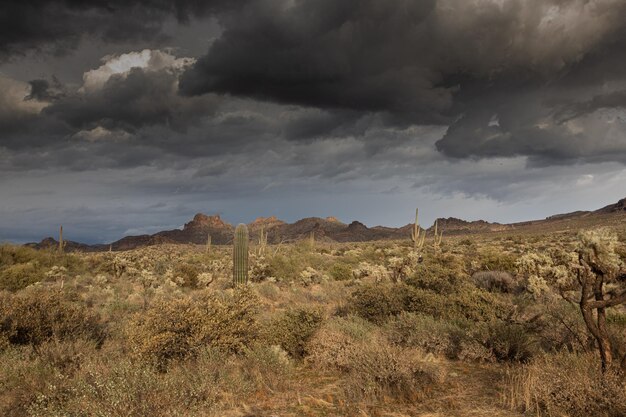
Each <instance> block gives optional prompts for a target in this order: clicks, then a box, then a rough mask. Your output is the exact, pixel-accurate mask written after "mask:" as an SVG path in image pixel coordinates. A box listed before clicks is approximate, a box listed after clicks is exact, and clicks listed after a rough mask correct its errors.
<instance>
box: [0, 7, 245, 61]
mask: <svg viewBox="0 0 626 417" xmlns="http://www.w3.org/2000/svg"><path fill="white" fill-rule="evenodd" d="M246 1H247V0H234V1H233V0H208V1H195V0H176V1H166V0H143V1H132V2H129V1H126V0H107V1H101V0H87V1H83V0H34V1H27V2H25V1H18V0H6V1H4V2H3V3H2V8H1V9H0V59H1V58H5V59H7V58H10V57H12V56H15V55H23V54H25V53H27V52H30V51H46V52H52V53H54V54H65V53H67V52H69V51H70V50H73V49H75V48H76V47H77V46H78V44H79V42H80V40H81V38H82V37H83V36H91V37H95V38H99V39H103V40H104V41H106V42H112V43H122V42H128V41H133V40H135V41H142V40H149V39H152V40H154V39H159V38H161V41H165V40H166V36H165V35H164V33H163V25H164V24H165V23H166V22H167V21H168V20H169V19H176V20H177V21H179V22H187V21H188V20H189V19H190V18H191V17H201V16H205V15H210V14H215V13H223V12H226V11H228V10H231V9H232V8H237V7H238V6H240V5H241V4H242V3H245V2H246Z"/></svg>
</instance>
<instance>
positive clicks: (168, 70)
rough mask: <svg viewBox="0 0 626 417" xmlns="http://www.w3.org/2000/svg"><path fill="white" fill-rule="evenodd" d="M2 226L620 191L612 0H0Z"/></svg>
mask: <svg viewBox="0 0 626 417" xmlns="http://www.w3.org/2000/svg"><path fill="white" fill-rule="evenodd" d="M0 92H1V94H0V241H4V240H10V241H16V242H24V241H38V240H40V239H41V238H43V237H45V236H49V235H54V234H56V233H57V229H58V226H59V224H63V226H64V230H65V234H66V237H67V238H69V239H72V240H78V241H83V242H90V243H92V242H109V241H112V240H116V239H119V238H120V237H122V236H124V235H127V234H142V233H153V232H156V231H159V230H163V229H171V228H176V227H180V226H181V225H182V224H183V223H185V222H186V221H188V220H189V219H190V218H191V217H192V216H193V215H194V214H195V213H197V212H203V213H207V214H215V213H218V214H221V215H222V216H223V217H224V218H225V219H226V220H227V221H229V222H231V223H238V222H249V221H251V220H253V219H254V218H256V217H258V216H269V215H276V216H278V217H279V218H282V219H284V220H286V221H294V220H297V219H300V218H302V217H308V216H320V217H325V216H330V215H333V216H336V217H338V218H339V219H340V220H342V221H344V222H350V221H351V220H354V219H358V220H360V221H362V222H364V223H365V224H367V225H368V226H374V225H377V224H383V225H388V226H399V225H404V224H407V223H409V222H411V221H412V216H413V212H414V209H415V207H419V208H420V213H421V215H422V220H423V222H422V223H423V224H427V225H429V224H430V223H432V221H433V220H434V219H435V218H436V217H448V216H454V217H459V218H464V219H468V220H475V219H485V220H490V221H499V222H513V221H519V220H527V219H534V218H543V217H545V216H548V215H551V214H555V213H562V212H569V211H574V210H580V209H596V208H599V207H601V206H603V205H606V204H610V203H613V202H615V201H617V200H618V199H620V198H623V197H625V196H626V166H625V163H626V129H625V128H626V112H625V108H626V2H624V1H623V0H341V1H337V0H207V1H203V2H202V1H200V2H199V1H195V0H180V1H166V0H144V1H137V2H129V1H126V0H108V1H103V0H88V1H82V0H81V1H79V0H58V1H50V0H35V1H24V0H19V1H18V0H4V1H3V2H2V6H0Z"/></svg>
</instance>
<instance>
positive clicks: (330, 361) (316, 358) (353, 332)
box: [307, 316, 375, 371]
mask: <svg viewBox="0 0 626 417" xmlns="http://www.w3.org/2000/svg"><path fill="white" fill-rule="evenodd" d="M374 329H375V326H374V325H373V324H371V323H369V322H368V321H366V320H364V319H362V318H360V317H356V316H348V317H333V318H332V319H330V320H328V321H326V322H324V323H323V324H322V326H321V327H320V328H319V329H318V330H317V332H315V334H314V335H313V337H312V338H311V339H310V340H309V342H308V344H307V352H308V353H309V356H308V357H307V361H308V362H309V363H312V364H314V365H315V366H316V367H320V368H323V369H339V370H344V371H345V370H347V369H348V367H349V363H350V360H351V359H350V356H351V355H352V351H353V349H356V348H358V347H357V346H358V345H359V343H363V342H364V341H366V340H367V339H368V338H369V336H370V334H371V333H372V331H373V330H374Z"/></svg>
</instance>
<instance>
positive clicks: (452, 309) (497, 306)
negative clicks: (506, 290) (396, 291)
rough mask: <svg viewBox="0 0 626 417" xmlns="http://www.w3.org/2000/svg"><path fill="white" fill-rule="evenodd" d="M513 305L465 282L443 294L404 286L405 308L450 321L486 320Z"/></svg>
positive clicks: (504, 312) (500, 313) (502, 312)
mask: <svg viewBox="0 0 626 417" xmlns="http://www.w3.org/2000/svg"><path fill="white" fill-rule="evenodd" d="M512 308H513V306H512V305H510V304H508V303H507V302H505V301H503V300H501V299H499V298H498V297H497V296H495V295H494V294H490V293H488V292H486V291H483V290H480V289H478V288H475V287H474V286H473V285H467V284H466V285H464V287H463V290H462V291H460V292H457V293H453V294H448V295H442V294H438V293H436V292H433V291H429V290H423V289H419V288H412V287H409V288H407V289H405V295H404V309H405V310H406V311H409V312H413V313H422V314H427V315H429V316H433V317H435V318H439V319H443V320H452V321H461V322H462V321H465V320H470V321H475V322H485V321H487V322H489V321H493V320H497V319H502V318H504V317H507V316H508V315H509V314H510V312H511V310H512Z"/></svg>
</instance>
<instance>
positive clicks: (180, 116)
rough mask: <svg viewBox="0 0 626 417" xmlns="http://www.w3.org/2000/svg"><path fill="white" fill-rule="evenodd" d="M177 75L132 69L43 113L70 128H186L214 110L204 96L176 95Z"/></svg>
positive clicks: (51, 106)
mask: <svg viewBox="0 0 626 417" xmlns="http://www.w3.org/2000/svg"><path fill="white" fill-rule="evenodd" d="M176 79H177V75H176V74H174V73H172V72H170V71H167V70H160V71H151V72H146V71H144V70H143V69H141V68H132V69H131V70H130V71H129V72H128V74H124V76H121V75H113V76H111V78H109V79H108V80H107V81H106V83H105V84H104V85H103V87H102V88H101V89H97V90H95V91H88V92H85V93H76V94H73V95H71V96H68V97H66V98H64V99H61V100H58V101H56V102H55V103H53V104H52V105H50V106H49V107H46V108H45V110H44V114H45V115H50V116H55V117H57V118H58V119H60V120H64V121H66V122H67V123H68V124H70V125H71V126H72V127H74V128H78V129H93V128H95V127H97V126H102V127H104V128H106V129H109V130H111V129H123V130H127V131H134V130H136V129H137V128H139V127H142V126H146V125H154V124H163V125H167V126H170V127H171V128H172V129H182V130H184V129H186V128H187V127H188V126H189V125H190V124H191V123H192V122H193V119H194V118H198V117H202V116H206V115H208V114H209V113H210V112H211V110H212V109H213V108H214V105H213V104H212V100H211V98H210V97H208V96H204V97H197V98H194V99H191V100H190V99H188V98H182V97H180V96H178V95H177V94H176V90H175V88H174V87H173V86H175V83H176Z"/></svg>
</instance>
